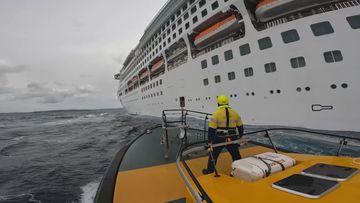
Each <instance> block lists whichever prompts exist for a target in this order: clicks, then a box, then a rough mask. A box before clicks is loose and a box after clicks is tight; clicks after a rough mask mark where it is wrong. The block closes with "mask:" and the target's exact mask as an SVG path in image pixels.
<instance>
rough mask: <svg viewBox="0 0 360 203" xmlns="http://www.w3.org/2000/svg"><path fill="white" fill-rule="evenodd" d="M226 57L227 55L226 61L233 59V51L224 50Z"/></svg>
mask: <svg viewBox="0 0 360 203" xmlns="http://www.w3.org/2000/svg"><path fill="white" fill-rule="evenodd" d="M224 57H225V61H228V60H231V59H233V58H234V57H233V53H232V50H231V49H230V50H227V51H225V52H224Z"/></svg>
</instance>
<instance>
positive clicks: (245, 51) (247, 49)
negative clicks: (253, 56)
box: [239, 44, 250, 56]
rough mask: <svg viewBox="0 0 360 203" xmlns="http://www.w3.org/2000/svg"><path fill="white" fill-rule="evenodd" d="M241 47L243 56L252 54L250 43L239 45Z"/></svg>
mask: <svg viewBox="0 0 360 203" xmlns="http://www.w3.org/2000/svg"><path fill="white" fill-rule="evenodd" d="M239 49H240V55H241V56H244V55H247V54H250V45H249V44H244V45H241V46H240V47H239Z"/></svg>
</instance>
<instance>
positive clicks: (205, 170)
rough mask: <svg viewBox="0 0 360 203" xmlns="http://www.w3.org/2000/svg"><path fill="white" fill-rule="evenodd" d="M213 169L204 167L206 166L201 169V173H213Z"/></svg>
mask: <svg viewBox="0 0 360 203" xmlns="http://www.w3.org/2000/svg"><path fill="white" fill-rule="evenodd" d="M213 172H214V171H210V170H208V169H206V168H204V169H203V170H202V173H203V174H204V175H207V174H210V173H213Z"/></svg>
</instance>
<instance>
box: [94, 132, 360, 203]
mask: <svg viewBox="0 0 360 203" xmlns="http://www.w3.org/2000/svg"><path fill="white" fill-rule="evenodd" d="M164 133H165V130H164V129H163V128H162V127H160V126H158V127H156V128H153V129H151V130H148V131H147V132H145V133H144V134H143V135H141V136H139V137H138V138H137V139H135V140H134V141H133V142H132V143H130V144H129V146H128V147H127V148H125V149H123V150H122V151H123V153H120V154H121V158H120V159H118V162H119V163H118V164H115V165H116V167H115V168H114V169H115V170H116V172H114V179H113V180H112V181H113V182H112V184H113V185H115V187H114V188H113V189H110V192H112V193H113V196H111V197H112V200H111V201H109V202H144V201H146V202H193V201H194V199H193V198H192V197H191V195H190V193H189V191H188V189H187V188H186V185H185V183H184V180H183V179H182V178H181V176H180V174H179V172H178V170H177V168H176V163H175V161H176V156H177V152H178V151H179V148H180V146H181V141H180V139H178V138H177V136H178V134H179V130H178V129H177V130H169V131H168V133H169V134H168V135H169V150H168V151H167V152H168V153H167V154H168V158H165V156H164V155H165V151H166V149H165V147H164V146H165V145H164V144H161V143H163V141H164V140H163V135H164ZM187 133H188V139H189V140H188V141H191V142H195V141H198V140H203V139H204V134H203V132H202V131H200V130H195V129H189V130H188V132H187ZM269 151H273V149H272V148H271V147H264V146H256V145H253V144H247V145H245V146H241V148H240V153H241V155H242V157H243V158H244V157H249V156H253V155H256V154H260V153H263V152H269ZM286 154H287V155H288V156H290V157H292V158H294V159H295V160H296V161H297V165H296V166H294V167H292V168H290V169H287V170H285V171H283V172H279V173H276V174H273V175H271V176H270V177H268V178H265V179H262V180H259V181H256V182H251V183H250V182H245V181H241V180H239V179H236V178H233V177H230V176H229V174H230V171H231V157H230V155H229V153H222V154H221V155H220V157H219V159H218V163H217V169H218V171H219V173H220V174H221V176H220V177H218V178H215V177H214V175H213V174H209V175H202V173H201V171H202V169H203V168H205V167H206V164H207V159H208V158H207V154H199V155H198V156H196V157H188V160H187V164H188V166H189V167H190V169H191V171H192V172H193V174H194V175H195V177H196V178H197V179H198V181H199V183H200V184H201V185H202V186H203V188H204V189H205V190H206V192H207V193H208V195H209V196H210V197H211V198H212V200H213V201H214V202H238V201H240V200H241V201H244V202H264V201H267V202H279V201H280V202H282V201H284V200H287V201H293V202H313V201H316V202H338V201H340V199H343V200H346V202H357V201H358V200H359V199H360V194H359V193H357V192H356V191H358V189H359V188H360V175H356V176H355V177H353V178H351V179H350V180H349V181H346V182H345V183H342V184H341V185H340V187H339V188H338V189H336V190H335V191H334V192H332V193H331V194H329V195H326V196H325V197H324V198H321V199H318V200H313V199H307V198H304V197H299V196H296V195H293V194H288V193H286V192H282V191H279V190H277V189H274V188H272V187H271V184H272V183H273V182H276V181H278V180H280V179H282V178H284V177H286V176H288V175H289V174H296V173H300V172H301V171H302V170H303V169H305V168H307V167H309V166H311V165H313V164H314V163H319V162H321V163H329V164H337V165H346V166H351V167H355V168H358V169H360V164H357V162H356V161H354V160H355V159H354V158H346V157H334V156H314V155H305V154H294V153H286ZM117 156H120V155H119V154H118V155H117ZM356 160H357V159H356ZM115 161H116V158H115ZM113 165H114V164H113ZM181 167H182V169H183V170H184V171H185V169H184V168H183V166H181ZM187 178H188V179H189V180H190V177H189V176H188V175H187ZM110 182H111V181H110ZM219 183H220V185H221V187H220V188H219ZM255 194H256V195H255ZM269 197H272V198H269ZM332 200H334V201H332ZM98 202H106V201H101V200H98Z"/></svg>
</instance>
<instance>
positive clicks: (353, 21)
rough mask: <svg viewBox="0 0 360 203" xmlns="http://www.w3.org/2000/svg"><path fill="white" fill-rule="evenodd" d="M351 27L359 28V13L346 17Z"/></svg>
mask: <svg viewBox="0 0 360 203" xmlns="http://www.w3.org/2000/svg"><path fill="white" fill-rule="evenodd" d="M346 20H347V21H348V23H349V24H350V26H351V28H352V29H359V28H360V15H356V16H349V17H346Z"/></svg>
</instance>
